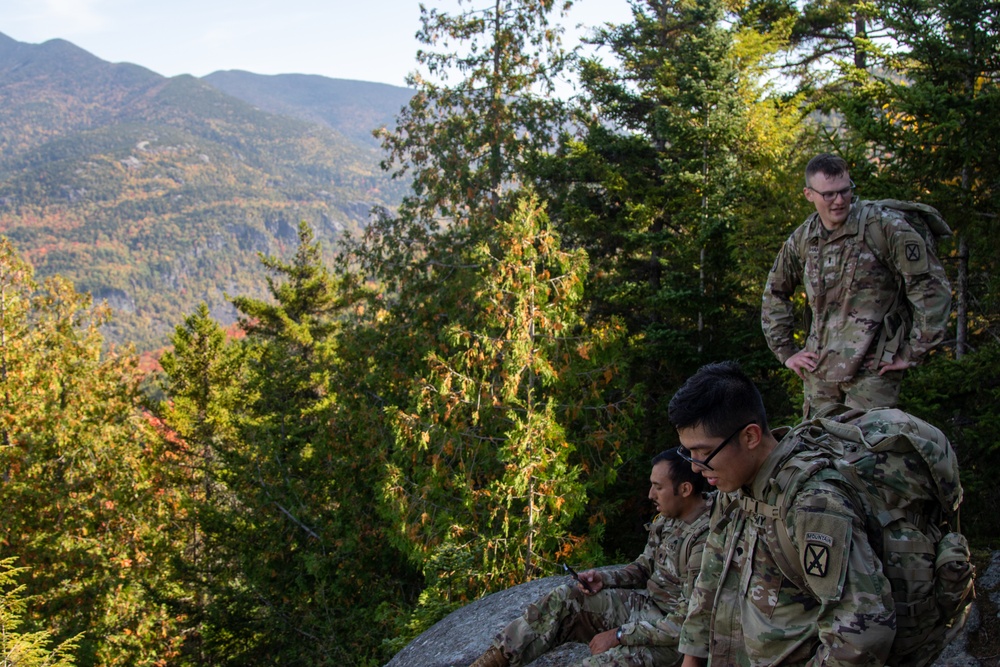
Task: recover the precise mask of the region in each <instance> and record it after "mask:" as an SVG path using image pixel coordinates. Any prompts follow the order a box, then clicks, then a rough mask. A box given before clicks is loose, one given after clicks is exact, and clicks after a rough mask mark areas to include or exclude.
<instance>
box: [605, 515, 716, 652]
mask: <svg viewBox="0 0 1000 667" xmlns="http://www.w3.org/2000/svg"><path fill="white" fill-rule="evenodd" d="M704 518H705V519H706V520H707V516H706V517H704ZM703 528H704V523H703V522H702V521H696V522H695V523H693V524H691V525H690V526H688V530H693V531H698V534H697V536H696V537H695V538H694V539H693V540H691V541H690V542H688V540H686V539H682V540H681V541H680V543H679V548H684V546H685V545H688V546H689V548H690V550H691V553H690V554H689V555H688V559H687V571H686V572H683V573H681V576H682V582H681V593H682V597H681V600H680V601H679V602H678V603H677V605H676V606H675V607H674V608H673V609H672V610H671V611H670V612H669V613H667V614H666V615H665V616H663V617H662V618H660V619H659V620H658V621H656V623H650V622H649V621H639V622H637V623H627V624H625V625H623V626H622V644H625V645H626V646H676V645H677V642H678V639H679V638H680V634H681V626H682V625H683V624H684V618H685V617H686V616H687V612H688V602H689V601H690V599H691V594H692V591H693V589H694V584H695V580H696V579H697V576H698V572H699V570H700V569H701V562H702V558H703V554H704V551H705V541H706V540H707V538H708V531H707V530H704V529H703Z"/></svg>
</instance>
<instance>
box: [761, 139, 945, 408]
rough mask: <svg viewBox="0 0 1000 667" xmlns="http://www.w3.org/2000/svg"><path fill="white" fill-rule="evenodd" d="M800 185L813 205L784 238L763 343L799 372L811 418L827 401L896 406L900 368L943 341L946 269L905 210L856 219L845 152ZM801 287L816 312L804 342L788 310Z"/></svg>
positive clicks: (768, 295)
mask: <svg viewBox="0 0 1000 667" xmlns="http://www.w3.org/2000/svg"><path fill="white" fill-rule="evenodd" d="M803 192H804V194H805V197H806V199H808V200H809V201H810V202H811V203H812V204H813V205H814V206H815V207H816V212H815V213H814V214H813V215H811V216H809V218H808V219H807V220H806V221H805V222H804V223H803V224H802V225H801V226H799V228H798V229H796V230H795V231H794V232H792V234H791V236H789V237H788V240H787V241H785V244H784V245H783V246H782V248H781V250H780V252H779V253H778V257H777V259H775V261H774V266H773V267H772V268H771V272H770V275H768V278H767V286H766V287H765V288H764V296H763V304H762V309H761V324H762V327H763V330H764V336H765V337H766V338H767V344H768V346H769V347H770V348H771V351H772V352H774V354H775V356H776V357H777V358H778V360H779V361H781V362H782V363H783V364H784V365H785V366H786V367H788V368H790V369H791V370H793V371H795V373H796V374H797V375H798V376H799V377H800V378H802V380H803V382H804V393H805V401H804V405H803V414H804V416H805V417H807V418H808V417H810V416H812V415H814V414H815V413H816V412H817V411H818V410H819V409H820V408H822V406H823V405H826V404H828V403H843V404H845V405H848V406H850V407H856V408H862V409H870V408H875V407H894V406H895V405H896V401H897V398H898V396H899V386H900V383H901V382H902V378H903V371H904V370H905V369H907V368H909V367H911V366H914V365H916V364H917V363H918V362H919V361H920V360H921V359H922V358H923V357H924V355H926V354H927V352H929V351H930V350H931V349H932V348H934V347H935V346H936V345H937V344H939V343H940V342H941V341H942V340H943V339H944V336H945V332H946V327H947V324H948V316H949V314H950V311H951V287H950V285H949V284H948V279H947V277H946V275H945V272H944V268H943V267H942V266H941V263H940V262H939V261H938V259H937V257H936V256H935V255H934V253H933V251H932V250H931V249H929V248H928V246H927V243H926V242H925V241H924V237H923V236H921V235H920V233H918V232H917V231H915V230H914V229H913V227H911V226H910V224H909V223H908V222H907V221H906V219H905V218H904V217H903V215H902V213H900V212H898V211H896V210H893V209H888V208H883V207H872V208H867V207H865V209H864V210H865V211H866V212H865V214H864V216H865V217H866V220H860V219H859V218H860V217H861V215H862V213H861V211H862V207H860V206H858V205H856V202H855V201H854V197H853V192H854V182H853V181H851V176H850V173H849V172H848V170H847V163H846V162H845V161H844V160H843V159H841V158H840V157H837V156H836V155H831V154H829V153H824V154H822V155H817V156H816V157H814V158H813V159H812V160H810V161H809V164H808V165H807V166H806V185H805V188H804V190H803ZM860 225H864V230H863V232H862V234H861V235H859V231H862V230H861V227H860ZM800 285H802V286H804V288H805V292H806V298H807V300H808V308H809V309H810V314H811V318H810V321H811V325H810V329H809V331H808V332H807V334H808V336H807V338H806V344H805V346H804V347H803V348H802V349H801V350H800V349H799V348H798V345H796V343H795V341H794V339H793V332H794V328H795V320H794V317H793V313H792V296H793V295H794V293H795V291H796V289H798V288H799V286H800ZM911 317H912V322H910V321H909V320H910V318H911Z"/></svg>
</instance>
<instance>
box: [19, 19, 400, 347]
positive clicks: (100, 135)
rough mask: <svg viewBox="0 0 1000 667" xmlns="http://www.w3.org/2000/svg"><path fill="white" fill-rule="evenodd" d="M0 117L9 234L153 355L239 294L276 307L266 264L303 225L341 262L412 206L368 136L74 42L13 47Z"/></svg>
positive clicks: (224, 315)
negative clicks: (379, 217)
mask: <svg viewBox="0 0 1000 667" xmlns="http://www.w3.org/2000/svg"><path fill="white" fill-rule="evenodd" d="M0 110H2V111H0V234H3V235H6V236H8V237H9V238H11V240H12V241H13V242H14V243H15V244H16V246H17V247H18V249H19V250H20V251H21V252H22V253H23V254H24V255H25V256H26V257H27V258H28V259H29V260H30V261H31V262H32V264H34V266H35V267H36V269H37V272H38V274H39V275H40V276H43V277H44V276H47V275H51V274H53V273H59V274H61V275H64V276H66V277H67V278H70V279H71V280H73V281H74V283H75V284H76V285H77V288H78V289H81V290H85V291H90V292H91V293H92V294H94V295H95V297H97V298H99V299H100V298H105V299H107V300H108V301H109V303H110V304H111V305H112V306H113V307H114V308H115V309H116V311H117V312H116V318H115V319H116V321H115V323H114V324H113V325H112V326H111V327H110V328H109V336H110V337H111V338H112V340H114V341H116V342H136V343H137V344H138V345H139V346H140V347H141V348H143V349H148V348H150V347H155V346H158V345H161V344H162V343H163V342H164V341H165V339H166V336H167V335H168V334H169V332H170V331H172V329H173V328H174V327H175V326H176V325H178V324H180V323H181V322H182V320H183V318H184V317H185V316H186V315H187V314H188V313H190V312H192V311H193V309H194V308H195V307H196V305H197V304H198V303H199V302H200V301H206V302H207V303H208V304H209V307H210V308H211V309H212V312H213V314H214V315H215V316H216V317H217V318H219V319H220V320H222V321H224V322H228V321H231V320H232V319H233V317H234V315H235V313H234V311H233V309H232V307H231V305H229V304H228V302H227V301H226V299H225V294H230V295H236V294H248V295H255V296H258V295H262V294H263V293H264V292H265V289H264V285H265V282H264V279H263V278H264V275H263V271H262V270H261V268H260V264H259V261H258V257H257V253H258V252H263V253H267V254H281V255H284V256H290V254H291V253H292V252H293V251H294V248H295V244H296V234H295V230H296V227H297V225H298V222H299V220H302V219H305V220H308V221H309V222H310V223H312V224H313V226H314V227H315V228H316V231H317V236H318V237H319V238H320V239H321V240H322V241H323V242H324V246H325V247H326V248H327V249H332V247H333V245H334V243H335V241H336V239H337V238H338V236H339V235H340V234H341V233H342V232H343V231H344V230H356V229H358V228H359V227H360V226H362V225H364V224H365V223H366V222H367V218H368V212H369V210H370V209H371V207H372V206H373V205H376V204H379V205H387V206H393V205H394V204H396V203H397V202H398V201H399V199H400V197H401V195H402V189H403V186H402V185H400V184H398V183H394V182H392V181H390V180H389V179H387V177H386V176H385V175H384V174H382V173H381V171H380V170H379V169H378V161H379V158H380V154H379V153H378V151H376V150H375V149H374V148H373V147H372V146H371V144H370V143H366V142H360V141H355V140H352V139H351V138H350V136H351V135H353V134H354V133H355V130H354V129H351V128H348V129H347V130H346V131H345V132H343V133H341V132H337V131H335V129H331V127H328V126H326V125H320V124H316V123H310V122H306V121H303V120H299V119H295V118H290V117H288V116H280V115H275V114H271V113H267V112H265V111H262V110H260V109H258V108H255V107H254V106H251V104H248V103H247V102H244V101H242V100H239V99H237V98H235V97H232V96H230V95H227V94H224V93H222V92H220V91H219V90H217V89H216V88H214V87H212V86H210V85H208V84H207V83H204V82H202V81H201V80H199V79H196V78H194V77H191V76H186V75H185V76H178V77H173V78H165V77H162V76H160V75H158V74H156V73H154V72H151V71H149V70H147V69H144V68H142V67H138V66H136V65H130V64H110V63H107V62H105V61H102V60H100V59H99V58H96V57H94V56H93V55H91V54H89V53H87V52H86V51H84V50H82V49H79V48H78V47H76V46H74V45H72V44H70V43H69V42H66V41H63V40H53V41H50V42H46V43H44V44H39V45H34V44H25V43H21V42H17V41H15V40H12V39H10V38H9V37H6V36H4V35H2V34H0ZM372 113H373V114H377V113H382V112H372Z"/></svg>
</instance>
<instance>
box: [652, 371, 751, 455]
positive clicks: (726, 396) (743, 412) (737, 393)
mask: <svg viewBox="0 0 1000 667" xmlns="http://www.w3.org/2000/svg"><path fill="white" fill-rule="evenodd" d="M667 416H668V418H669V419H670V423H671V424H673V425H674V428H676V429H685V428H697V427H698V426H701V427H702V428H704V429H705V431H706V432H707V433H708V434H709V435H711V436H713V437H720V438H721V437H725V436H727V435H729V434H730V433H732V431H733V430H734V429H738V428H739V427H740V425H741V424H747V423H749V422H751V421H752V422H754V423H756V424H757V425H758V426H760V428H761V430H762V431H764V432H765V433H767V432H768V426H767V414H766V413H765V412H764V400H763V399H762V398H761V396H760V391H758V389H757V386H756V385H754V383H753V382H751V381H750V378H748V377H747V376H746V373H744V372H743V369H741V368H740V365H739V363H737V362H735V361H721V362H718V363H714V364H707V365H705V366H702V367H701V368H699V369H698V372H697V373H695V374H694V375H692V376H691V377H690V378H688V379H687V381H686V382H685V383H684V384H683V385H681V388H680V389H678V390H677V393H676V394H674V396H673V398H671V399H670V406H669V407H668V408H667Z"/></svg>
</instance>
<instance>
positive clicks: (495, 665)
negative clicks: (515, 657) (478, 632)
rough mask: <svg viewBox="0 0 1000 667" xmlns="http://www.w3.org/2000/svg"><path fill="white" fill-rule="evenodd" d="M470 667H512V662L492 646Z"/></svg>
mask: <svg viewBox="0 0 1000 667" xmlns="http://www.w3.org/2000/svg"><path fill="white" fill-rule="evenodd" d="M469 667H510V661H509V660H507V658H506V657H505V656H504V654H503V652H502V651H501V650H500V649H498V648H497V647H496V646H491V647H489V649H487V651H486V653H483V654H482V655H481V656H479V658H478V659H477V660H476V661H475V662H474V663H472V664H471V665H469Z"/></svg>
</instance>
